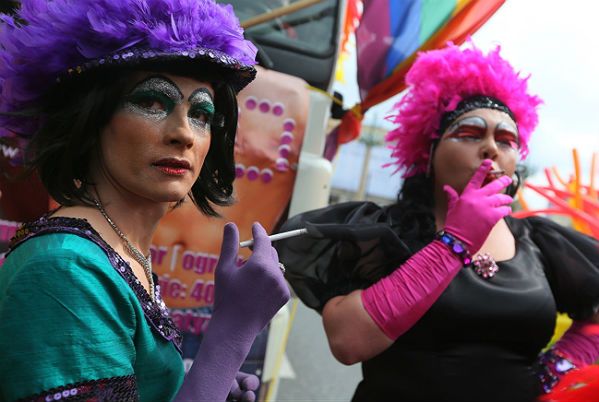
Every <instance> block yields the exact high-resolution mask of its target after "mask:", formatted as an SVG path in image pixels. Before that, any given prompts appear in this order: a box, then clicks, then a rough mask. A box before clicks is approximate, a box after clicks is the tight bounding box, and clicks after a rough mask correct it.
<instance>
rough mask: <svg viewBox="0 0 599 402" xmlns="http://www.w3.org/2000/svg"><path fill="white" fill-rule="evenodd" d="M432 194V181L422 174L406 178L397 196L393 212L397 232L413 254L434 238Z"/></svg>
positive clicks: (433, 201)
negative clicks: (394, 212) (396, 223)
mask: <svg viewBox="0 0 599 402" xmlns="http://www.w3.org/2000/svg"><path fill="white" fill-rule="evenodd" d="M433 193H434V191H433V180H432V179H431V178H430V177H427V176H426V175H425V174H423V173H422V174H417V175H414V176H411V177H408V178H406V179H405V180H404V182H403V185H402V187H401V190H400V191H399V194H398V195H397V202H396V204H395V208H394V210H395V211H396V214H397V222H398V224H399V231H400V233H402V240H403V241H404V242H405V243H406V244H407V246H408V247H409V248H410V250H412V251H413V252H417V251H418V250H420V249H421V248H422V247H424V246H425V245H427V244H428V243H430V242H431V241H432V240H433V238H434V235H435V216H434V214H433V208H434V204H435V197H434V194H433ZM394 221H395V219H394Z"/></svg>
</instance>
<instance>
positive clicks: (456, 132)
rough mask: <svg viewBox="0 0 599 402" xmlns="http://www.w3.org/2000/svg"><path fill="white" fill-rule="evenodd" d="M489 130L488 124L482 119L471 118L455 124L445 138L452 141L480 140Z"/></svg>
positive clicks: (450, 127) (448, 130)
mask: <svg viewBox="0 0 599 402" xmlns="http://www.w3.org/2000/svg"><path fill="white" fill-rule="evenodd" d="M486 130H487V122H486V121H485V119H483V118H482V117H478V116H470V117H465V118H463V119H460V120H457V121H456V122H454V123H453V124H452V125H451V126H449V128H448V129H447V131H446V133H445V138H446V139H447V140H452V141H461V140H467V139H478V138H480V137H481V136H483V135H484V133H485V131H486Z"/></svg>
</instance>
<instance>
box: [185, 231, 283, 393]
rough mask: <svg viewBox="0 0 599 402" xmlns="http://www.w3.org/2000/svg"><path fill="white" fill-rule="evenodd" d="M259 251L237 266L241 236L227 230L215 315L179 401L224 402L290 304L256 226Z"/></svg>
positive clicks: (268, 247) (264, 236) (276, 264)
mask: <svg viewBox="0 0 599 402" xmlns="http://www.w3.org/2000/svg"><path fill="white" fill-rule="evenodd" d="M252 233H253V237H254V251H253V254H252V255H251V257H250V258H249V259H248V260H247V261H246V262H245V263H244V264H243V265H242V266H241V267H238V266H237V264H236V260H237V255H238V252H239V232H238V230H237V226H235V225H234V224H233V223H228V224H227V225H225V230H224V236H223V245H222V248H221V254H220V258H219V261H218V265H217V266H216V272H215V299H214V310H213V313H212V319H211V320H210V324H209V326H208V328H207V330H206V332H205V333H204V337H203V339H202V343H201V344H200V349H199V350H198V353H197V355H196V357H195V359H194V364H193V365H192V367H191V369H190V370H189V373H188V374H187V376H186V377H185V380H184V381H183V385H182V386H181V389H180V390H179V393H178V394H177V396H176V398H175V401H176V402H183V401H185V402H191V401H209V402H222V401H225V400H226V398H227V394H228V393H229V391H230V390H231V384H232V383H233V381H234V379H235V378H236V377H235V376H236V374H237V372H238V371H239V368H240V367H241V364H242V363H243V361H244V360H245V358H246V357H247V354H248V352H249V350H250V347H251V346H252V343H253V342H254V339H255V338H256V336H257V335H258V333H260V331H261V330H262V329H263V328H264V327H265V326H266V324H268V322H269V321H270V320H271V318H272V317H273V316H274V315H275V314H276V312H277V311H279V309H280V308H281V307H283V305H285V303H286V302H287V301H288V300H289V288H288V287H287V283H286V282H285V279H284V278H283V273H282V272H281V270H280V268H279V260H278V257H277V252H276V251H275V249H274V248H273V247H272V246H271V243H270V239H269V238H268V235H267V234H266V231H265V230H264V228H263V227H262V226H260V224H258V223H254V225H253V226H252Z"/></svg>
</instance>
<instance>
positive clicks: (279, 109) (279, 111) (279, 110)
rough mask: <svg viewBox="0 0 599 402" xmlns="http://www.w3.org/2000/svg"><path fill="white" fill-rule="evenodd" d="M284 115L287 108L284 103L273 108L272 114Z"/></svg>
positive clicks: (276, 104)
mask: <svg viewBox="0 0 599 402" xmlns="http://www.w3.org/2000/svg"><path fill="white" fill-rule="evenodd" d="M283 113H285V106H283V104H282V103H275V104H274V105H273V107H272V114H274V115H275V116H281V115H283Z"/></svg>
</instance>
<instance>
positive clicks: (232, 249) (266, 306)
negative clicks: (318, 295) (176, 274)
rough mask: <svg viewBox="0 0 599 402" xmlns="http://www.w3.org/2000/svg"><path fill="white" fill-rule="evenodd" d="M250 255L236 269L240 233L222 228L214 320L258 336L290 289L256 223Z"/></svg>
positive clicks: (229, 227) (227, 226)
mask: <svg viewBox="0 0 599 402" xmlns="http://www.w3.org/2000/svg"><path fill="white" fill-rule="evenodd" d="M252 234H253V238H254V249H253V254H252V255H251V256H250V258H249V259H248V260H247V261H246V262H245V263H244V264H242V265H241V266H238V265H237V256H238V252H239V231H238V230H237V226H235V224H233V223H228V224H227V225H225V228H224V236H223V244H222V248H221V254H220V258H219V261H218V265H217V267H216V272H215V286H216V287H215V300H214V312H213V318H212V319H213V320H215V319H216V320H218V321H222V320H226V321H228V325H229V326H230V327H232V328H239V330H240V331H250V332H251V333H253V334H254V336H255V335H257V334H258V333H259V332H260V331H261V330H262V329H263V328H264V327H265V326H266V324H268V322H269V321H270V319H271V318H272V317H273V316H274V315H275V314H276V312H277V311H278V310H279V309H280V308H281V307H282V306H283V305H284V304H285V303H287V301H288V300H289V297H290V294H289V287H288V286H287V283H286V281H285V278H284V277H283V273H282V272H281V269H280V268H279V259H278V255H277V252H276V250H275V249H274V248H273V247H272V245H271V242H270V239H269V238H268V235H267V233H266V231H265V230H264V228H263V227H262V226H261V225H260V224H259V223H254V224H253V226H252Z"/></svg>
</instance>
